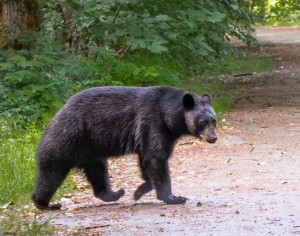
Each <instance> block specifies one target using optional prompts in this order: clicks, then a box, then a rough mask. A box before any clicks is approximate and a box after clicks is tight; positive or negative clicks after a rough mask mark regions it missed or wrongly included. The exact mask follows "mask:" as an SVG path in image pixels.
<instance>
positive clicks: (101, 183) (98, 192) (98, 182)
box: [84, 160, 125, 202]
mask: <svg viewBox="0 0 300 236" xmlns="http://www.w3.org/2000/svg"><path fill="white" fill-rule="evenodd" d="M84 172H85V174H86V177H87V179H88V181H89V182H90V183H91V185H92V187H93V190H94V194H95V196H96V197H97V198H100V199H101V200H102V201H104V202H113V201H117V200H119V198H121V197H123V196H124V194H125V191H124V189H120V190H118V191H116V192H114V191H112V190H111V187H110V184H109V178H108V170H107V162H106V160H101V161H97V162H92V163H89V164H87V165H85V166H84Z"/></svg>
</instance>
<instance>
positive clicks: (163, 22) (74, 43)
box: [44, 0, 252, 65]
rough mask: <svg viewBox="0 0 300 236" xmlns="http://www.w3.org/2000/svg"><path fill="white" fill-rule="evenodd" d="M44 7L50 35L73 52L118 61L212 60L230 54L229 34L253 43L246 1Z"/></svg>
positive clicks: (90, 2)
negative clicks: (99, 53)
mask: <svg viewBox="0 0 300 236" xmlns="http://www.w3.org/2000/svg"><path fill="white" fill-rule="evenodd" d="M44 9H45V18H46V19H47V20H46V21H45V22H46V23H45V24H46V29H47V30H48V33H47V34H48V35H52V37H53V38H55V39H59V40H62V39H61V38H62V37H61V36H63V35H68V38H67V39H65V40H64V43H66V44H67V47H68V48H69V50H72V51H77V52H82V51H85V52H90V50H91V48H93V47H94V46H96V47H105V48H106V50H110V51H112V52H113V53H114V55H115V57H116V58H123V57H126V56H130V57H131V56H132V54H138V55H140V57H145V56H146V57H148V56H149V55H152V54H161V55H163V57H168V58H172V59H174V58H175V59H177V60H179V61H180V62H181V63H182V64H184V65H190V64H191V62H193V60H194V59H196V60H197V62H198V61H199V59H203V60H208V61H211V62H214V61H215V60H216V57H221V56H222V55H224V54H226V53H228V51H229V47H228V46H227V45H226V42H228V40H229V36H236V37H239V38H240V39H242V40H244V41H250V40H251V39H252V38H251V36H250V34H249V33H250V32H251V16H250V14H249V11H248V4H247V2H246V1H245V2H244V1H236V0H230V1H222V2H216V1H204V0H196V1H165V2H163V3H162V2H161V1H157V0H156V1H151V2H149V1H146V0H141V1H137V0H126V1H124V0H109V1H108V0H97V1H95V0H87V1H83V0H65V1H60V2H59V3H58V2H57V1H54V0H52V1H48V2H47V4H46V5H45V7H44ZM58 10H60V11H62V12H63V13H62V14H60V13H59V11H58ZM70 12H73V13H72V14H68V13H70ZM66 16H68V17H66ZM54 19H56V20H54ZM53 29H56V31H54V30H53ZM57 30H58V31H57ZM58 35H59V36H58ZM78 39H81V41H80V42H79V40H78Z"/></svg>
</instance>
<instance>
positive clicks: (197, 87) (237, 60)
mask: <svg viewBox="0 0 300 236" xmlns="http://www.w3.org/2000/svg"><path fill="white" fill-rule="evenodd" d="M272 67H273V63H272V60H271V59H268V58H257V57H254V56H247V57H232V56H231V57H227V58H225V59H224V60H223V62H222V64H221V66H220V69H219V70H217V71H213V72H211V73H210V78H208V79H207V78H204V77H202V76H193V77H189V78H187V79H185V80H183V81H182V82H181V83H180V84H179V85H178V87H180V88H182V89H185V90H187V91H191V92H194V93H196V94H199V95H202V94H204V93H209V94H210V95H211V96H212V98H213V106H214V109H215V111H216V113H217V114H218V116H221V114H223V113H224V112H226V111H228V110H230V109H231V108H232V107H233V106H234V104H235V101H236V99H237V98H238V97H239V96H240V94H241V92H242V90H241V89H240V87H239V86H238V85H234V84H227V83H224V82H223V81H221V80H219V79H218V78H217V77H218V76H219V75H224V74H227V75H235V74H245V73H246V74H247V73H249V74H251V73H260V72H264V71H269V70H271V69H272Z"/></svg>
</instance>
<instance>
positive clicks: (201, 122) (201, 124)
mask: <svg viewBox="0 0 300 236" xmlns="http://www.w3.org/2000/svg"><path fill="white" fill-rule="evenodd" d="M198 124H199V126H201V127H204V126H206V125H207V124H208V122H207V121H206V120H201V121H199V123H198Z"/></svg>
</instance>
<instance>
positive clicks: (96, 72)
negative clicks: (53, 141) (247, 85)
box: [0, 0, 252, 121]
mask: <svg viewBox="0 0 300 236" xmlns="http://www.w3.org/2000/svg"><path fill="white" fill-rule="evenodd" d="M248 9H249V8H248V3H247V2H246V1H245V2H244V1H240V0H228V1H221V2H218V1H212V0H211V1H204V0H196V1H177V0H176V1H166V2H163V3H162V2H161V1H158V0H155V1H151V2H149V1H146V0H139V1H137V0H96V1H95V0H85V1H83V0H62V1H57V0H49V1H42V2H41V10H42V13H43V23H42V25H41V30H40V32H39V33H38V34H36V35H33V34H27V35H24V37H19V38H18V41H19V42H21V43H23V45H33V46H31V47H30V48H27V49H26V50H24V49H23V50H20V51H15V53H14V54H12V55H8V54H7V53H6V52H5V51H2V52H0V53H1V57H0V117H1V116H2V117H10V118H11V119H12V120H16V119H18V120H25V121H28V120H36V119H41V117H42V116H43V115H44V114H45V113H46V114H47V113H53V112H55V111H57V110H58V109H59V108H60V107H61V106H62V104H63V103H64V102H65V100H66V99H67V97H69V96H70V95H71V94H73V93H75V92H78V91H80V90H82V89H85V88H87V87H91V86H101V85H140V86H147V85H156V84H171V85H172V84H175V83H177V82H178V81H179V80H180V79H181V78H183V77H184V76H186V75H188V74H192V73H199V72H203V71H205V69H207V68H212V66H213V67H216V66H217V65H218V62H219V60H220V58H222V57H224V55H227V54H229V53H231V51H232V49H231V47H230V46H228V44H227V43H226V42H228V41H229V36H236V37H238V38H240V39H242V40H244V41H247V42H248V41H251V39H252V38H251V36H250V33H251V30H252V29H251V15H250V14H249V11H248Z"/></svg>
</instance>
